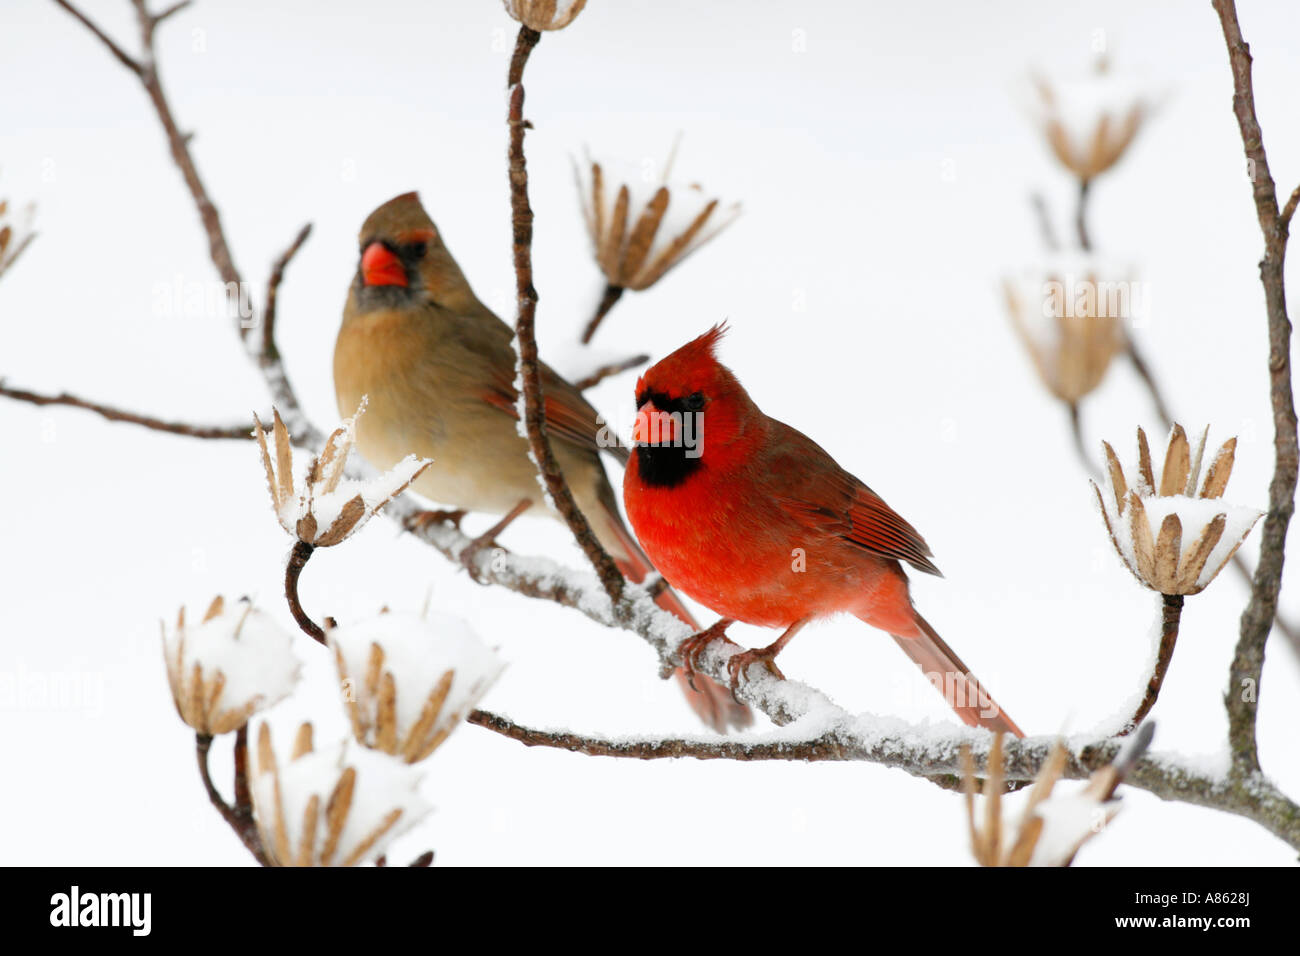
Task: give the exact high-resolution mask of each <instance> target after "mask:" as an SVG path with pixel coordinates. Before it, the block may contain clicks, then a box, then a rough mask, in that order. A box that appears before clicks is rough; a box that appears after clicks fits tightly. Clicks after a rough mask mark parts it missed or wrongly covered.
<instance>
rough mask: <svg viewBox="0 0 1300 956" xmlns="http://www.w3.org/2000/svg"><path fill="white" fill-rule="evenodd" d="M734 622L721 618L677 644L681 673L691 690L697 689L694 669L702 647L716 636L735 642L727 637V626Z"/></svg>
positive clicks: (697, 665)
mask: <svg viewBox="0 0 1300 956" xmlns="http://www.w3.org/2000/svg"><path fill="white" fill-rule="evenodd" d="M734 623H735V622H734V621H729V620H727V619H726V618H722V619H721V620H719V621H716V622H714V623H713V624H711V625H709V626H708V627H706V628H705V629H704V630H702V631H700V632H699V633H698V634H692V635H691V636H690V637H688V638H686V640H684V641H682V642H681V644H679V645H678V647H677V653H679V654H681V656H682V673H683V674H685V675H686V682H687V683H688V684H690V685H691V690H697V688H696V686H695V669H696V668H697V667H699V664H700V655H701V654H703V653H704V649H705V648H706V647H708V646H709V644H710V643H712V642H713V640H715V639H716V638H721V639H722V640H723V641H724V642H725V643H727V644H734V643H735V641H733V640H731V638H729V637H727V628H729V627H731V625H732V624H734Z"/></svg>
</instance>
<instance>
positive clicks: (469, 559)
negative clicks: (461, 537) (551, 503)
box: [460, 498, 533, 581]
mask: <svg viewBox="0 0 1300 956" xmlns="http://www.w3.org/2000/svg"><path fill="white" fill-rule="evenodd" d="M532 506H533V502H532V499H530V498H525V499H523V500H522V501H520V502H519V504H517V505H515V506H514V507H513V508H511V509H510V510H509V511H508V512H506V515H505V517H504V518H502V519H501V520H500V521H498V522H497V523H496V524H494V525H493V526H492V527H490V528H488V529H487V530H486V531H484V532H483V533H482V534H481V535H479V536H478V537H477V538H475V539H474V540H473V541H471V542H470V543H469V544H467V545H465V547H464V548H462V549H461V552H460V563H461V564H463V565H465V570H466V571H468V572H469V576H470V577H471V578H473V579H474V580H475V581H477V580H479V577H478V574H477V573H476V571H475V569H474V562H475V561H477V560H478V555H479V552H480V551H482V550H483V549H484V548H490V547H494V546H495V545H496V537H497V535H499V534H500V533H501V532H502V531H505V530H506V528H508V527H509V526H510V522H512V521H514V520H515V519H516V518H518V517H519V516H520V515H521V514H523V513H524V512H525V511H527V510H528V509H529V508H531V507H532Z"/></svg>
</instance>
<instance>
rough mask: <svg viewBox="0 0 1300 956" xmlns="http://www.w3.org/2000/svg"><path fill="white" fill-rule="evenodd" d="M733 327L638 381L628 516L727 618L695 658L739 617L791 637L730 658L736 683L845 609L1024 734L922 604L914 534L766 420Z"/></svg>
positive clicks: (973, 705)
mask: <svg viewBox="0 0 1300 956" xmlns="http://www.w3.org/2000/svg"><path fill="white" fill-rule="evenodd" d="M723 332H724V327H722V326H715V327H714V328H712V329H711V330H709V331H708V332H706V333H705V334H704V335H702V336H700V337H699V338H698V339H696V340H695V341H693V342H689V343H688V344H686V345H684V346H682V347H681V348H680V349H678V350H677V351H676V352H674V353H673V354H672V355H669V356H668V357H667V358H665V359H664V360H663V361H661V362H659V364H657V365H655V366H654V367H653V368H651V369H650V370H649V371H647V372H646V373H645V374H644V375H643V376H641V378H640V379H639V380H638V381H637V386H636V389H637V394H636V403H637V419H636V429H635V432H634V435H633V437H634V439H635V441H636V449H635V453H634V454H633V455H632V458H631V461H630V462H629V463H628V466H627V471H626V472H625V474H624V476H623V500H624V502H625V503H626V505H627V514H628V520H629V521H631V523H632V528H633V530H635V531H636V534H637V537H638V538H640V540H641V544H642V546H643V547H644V548H645V551H646V554H647V555H649V557H650V560H651V561H653V562H654V565H655V567H657V568H658V569H659V570H660V572H661V573H662V574H663V575H664V577H665V578H667V579H668V581H670V582H671V583H672V585H673V587H676V588H678V589H680V590H681V591H683V592H685V593H686V594H688V595H690V596H691V597H693V598H694V599H695V600H697V601H699V602H700V603H701V604H704V605H706V606H707V607H710V608H712V609H713V610H714V611H716V612H717V613H718V614H720V615H722V618H723V620H721V621H719V622H718V623H717V624H715V625H714V626H713V627H711V628H710V629H709V630H708V631H705V632H703V633H702V634H700V635H697V636H696V637H694V638H689V639H688V643H687V644H686V645H684V646H683V648H682V653H683V656H684V657H685V658H686V662H687V668H688V673H689V670H690V668H691V666H692V665H693V664H694V661H695V658H696V656H697V655H698V654H699V653H700V651H702V650H703V647H704V645H706V644H707V643H708V642H709V641H710V640H712V639H713V638H714V637H716V636H718V635H720V634H722V633H723V632H725V630H726V628H727V627H728V626H729V625H730V624H731V623H732V622H733V621H743V622H744V623H746V624H756V625H759V626H760V627H779V628H783V629H784V632H783V633H782V634H781V636H780V637H779V638H777V639H776V641H774V642H773V643H772V644H770V645H768V646H767V647H764V648H761V649H757V650H748V651H745V652H743V653H740V654H736V655H734V656H732V657H731V659H730V660H729V662H728V667H729V668H730V671H731V676H732V686H733V687H735V686H736V685H737V683H738V682H739V679H740V676H741V675H742V674H744V673H746V671H747V669H748V667H749V665H750V664H752V663H762V664H764V665H766V666H767V667H768V668H769V669H770V670H771V671H772V672H773V673H775V674H777V675H778V676H779V675H780V671H778V670H777V669H776V665H775V663H773V661H774V659H775V658H776V656H777V654H779V653H780V652H781V649H782V648H784V647H785V645H786V644H788V643H789V642H790V639H791V638H793V637H794V636H795V634H797V633H798V632H799V630H800V629H801V628H802V627H803V626H804V625H805V624H807V623H808V622H809V621H814V620H817V619H818V618H824V617H829V616H830V615H832V614H836V613H839V612H842V611H847V612H848V613H850V614H852V615H854V616H855V617H857V618H858V619H859V620H862V621H865V622H866V623H868V624H870V625H871V626H872V627H878V628H880V629H881V630H882V631H887V632H888V633H889V634H890V635H891V636H892V637H893V638H894V640H895V641H897V642H898V646H899V647H901V648H902V649H903V650H904V651H906V652H907V656H908V657H910V658H911V659H912V660H914V661H915V662H916V663H917V664H918V665H919V666H920V667H921V669H922V670H923V671H925V673H926V675H927V677H929V679H930V681H931V682H932V683H933V684H934V685H935V686H936V688H940V689H942V692H943V693H944V696H945V698H946V699H947V700H948V703H949V704H950V705H951V706H952V708H953V709H954V710H955V711H956V712H957V715H958V716H959V717H961V719H962V720H963V721H965V722H966V723H967V724H969V725H971V726H978V727H987V728H988V729H990V730H1001V731H1006V732H1009V733H1012V734H1015V735H1016V736H1017V737H1022V736H1024V734H1022V733H1021V731H1020V728H1019V727H1017V726H1016V724H1015V722H1014V721H1012V720H1011V718H1010V717H1008V716H1007V715H1006V714H1005V713H1003V711H1002V709H1001V708H1000V707H998V705H997V703H996V702H994V700H993V698H992V697H990V696H989V695H988V694H987V692H986V691H985V690H984V688H983V687H981V686H980V684H979V682H978V681H977V680H976V679H975V676H974V675H973V674H971V672H970V669H969V668H968V667H967V666H966V665H965V664H963V663H962V662H961V659H960V658H959V657H957V655H956V654H954V653H953V651H952V649H951V648H949V647H948V645H947V644H945V643H944V642H943V639H942V638H940V637H939V635H938V634H937V633H935V630H934V628H932V627H931V626H930V625H929V624H928V623H926V621H925V619H924V618H923V617H921V615H920V614H918V613H917V611H916V609H915V608H914V607H913V606H912V599H911V597H910V595H909V594H908V583H907V575H906V574H905V573H904V572H903V567H902V564H901V562H903V561H906V562H907V563H908V564H910V565H912V567H914V568H916V569H917V570H919V571H924V572H926V573H927V574H938V573H939V569H938V568H936V567H935V566H934V564H933V562H931V560H930V549H929V547H928V546H927V545H926V543H925V541H924V540H922V538H921V536H920V535H919V534H917V532H916V529H914V528H913V527H912V526H911V525H910V524H908V523H907V522H906V521H904V520H903V519H902V518H900V517H899V516H898V515H897V514H895V513H894V511H893V510H892V509H891V508H890V507H889V506H888V505H887V504H885V502H884V501H882V500H881V499H880V497H879V496H878V495H877V494H876V493H875V492H873V491H872V490H871V489H870V488H868V487H867V486H866V485H864V484H863V483H862V482H861V481H859V480H858V479H857V478H854V477H853V476H852V475H850V474H849V473H848V472H847V471H845V470H844V469H843V468H841V467H840V466H839V465H838V464H836V463H835V460H834V459H833V458H831V456H830V455H829V454H827V452H826V451H825V449H823V448H822V447H821V446H820V445H818V444H817V443H816V442H814V441H813V440H812V439H811V438H809V437H807V436H806V435H804V434H803V433H802V432H799V431H796V430H795V429H793V428H791V427H790V426H789V425H786V424H784V423H783V422H779V421H777V420H776V419H775V418H769V417H768V416H766V415H764V414H763V412H762V411H760V410H759V408H758V406H757V405H755V404H754V402H753V400H752V399H751V398H750V397H749V395H748V393H746V391H745V389H744V388H743V387H742V386H741V384H740V382H738V381H736V377H735V376H734V375H733V374H732V373H731V371H730V370H729V369H727V368H725V367H724V366H723V365H721V364H720V363H719V362H718V360H717V358H716V356H715V354H714V350H715V348H716V346H717V344H718V339H719V338H720V337H721V336H722V334H723Z"/></svg>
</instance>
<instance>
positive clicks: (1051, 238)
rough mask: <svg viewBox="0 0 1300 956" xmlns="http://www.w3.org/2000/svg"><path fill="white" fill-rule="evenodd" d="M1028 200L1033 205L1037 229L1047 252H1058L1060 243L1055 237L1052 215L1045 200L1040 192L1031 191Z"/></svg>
mask: <svg viewBox="0 0 1300 956" xmlns="http://www.w3.org/2000/svg"><path fill="white" fill-rule="evenodd" d="M1029 202H1030V203H1031V204H1032V205H1033V207H1034V218H1036V219H1037V220H1038V231H1039V233H1040V234H1041V235H1042V237H1043V245H1044V246H1046V247H1047V251H1048V252H1059V251H1060V248H1061V243H1060V241H1059V240H1058V239H1057V238H1056V230H1055V229H1054V228H1053V227H1052V215H1051V213H1050V212H1049V211H1048V208H1047V200H1046V199H1045V198H1044V197H1043V194H1042V193H1031V194H1030V196H1029Z"/></svg>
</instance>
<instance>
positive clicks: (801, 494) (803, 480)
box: [772, 423, 940, 574]
mask: <svg viewBox="0 0 1300 956" xmlns="http://www.w3.org/2000/svg"><path fill="white" fill-rule="evenodd" d="M777 424H781V423H777ZM781 427H782V428H783V429H785V430H786V431H785V432H784V433H783V434H782V436H781V445H782V446H783V448H784V449H785V451H784V453H783V454H782V455H780V456H779V457H778V458H777V459H776V460H774V461H773V462H772V467H773V469H774V470H777V471H786V472H788V473H789V475H790V476H791V477H792V478H794V479H795V483H796V485H797V487H798V492H797V494H796V495H792V496H789V497H785V498H782V499H780V502H781V504H782V505H783V506H784V507H785V508H786V510H787V511H788V512H789V513H790V514H791V515H793V516H794V517H796V518H797V519H799V520H800V521H802V522H803V523H804V524H806V525H807V526H808V527H809V528H811V529H815V530H817V531H819V532H821V533H823V534H832V535H835V536H836V537H839V538H842V539H844V540H845V541H847V542H849V543H850V544H853V545H855V546H857V547H859V548H862V549H863V550H864V551H869V552H871V553H872V554H878V555H880V556H881V557H885V558H893V559H894V560H896V561H906V562H907V563H908V564H910V565H912V566H913V567H914V568H916V569H917V570H918V571H924V572H926V573H927V574H940V572H939V569H938V568H937V567H935V565H934V562H933V561H931V560H930V558H931V557H932V554H931V551H930V547H929V545H927V544H926V543H925V539H924V538H922V537H921V535H920V533H918V532H917V530H916V529H915V528H913V527H912V526H911V525H910V524H908V523H907V522H906V521H904V520H903V518H902V517H901V516H899V514H898V512H896V511H894V509H893V508H891V507H889V505H887V504H885V502H884V500H883V499H881V497H880V496H879V495H878V494H876V493H875V492H874V491H872V490H871V489H870V488H868V487H867V486H866V485H864V484H863V483H862V482H861V481H859V480H858V479H857V478H855V477H853V476H852V475H851V474H849V473H848V472H847V471H845V470H844V469H843V468H841V467H840V466H839V465H837V464H836V463H835V460H834V459H833V458H831V456H830V454H829V453H827V452H826V451H825V450H824V449H823V448H822V447H821V446H820V445H818V444H817V443H816V442H814V441H813V440H812V439H811V438H809V437H808V436H806V435H804V434H803V433H802V432H798V431H796V430H795V429H793V428H790V427H789V426H788V425H782V426H781Z"/></svg>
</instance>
